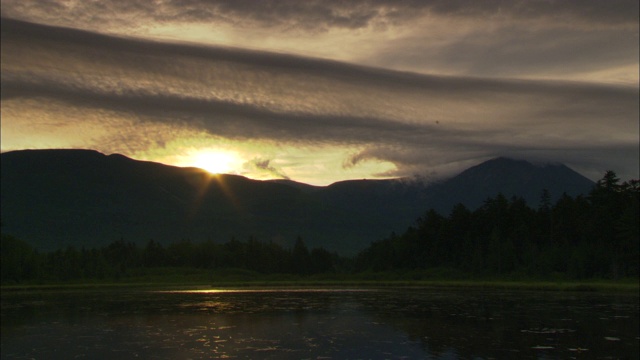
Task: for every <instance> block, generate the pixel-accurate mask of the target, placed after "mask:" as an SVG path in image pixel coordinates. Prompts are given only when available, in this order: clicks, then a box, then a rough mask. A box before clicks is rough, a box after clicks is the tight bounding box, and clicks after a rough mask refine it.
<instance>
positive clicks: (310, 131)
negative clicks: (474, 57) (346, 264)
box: [2, 2, 639, 177]
mask: <svg viewBox="0 0 640 360" xmlns="http://www.w3.org/2000/svg"><path fill="white" fill-rule="evenodd" d="M135 4H136V3H134V4H132V5H131V6H136V5H135ZM376 4H377V3H376ZM430 4H431V5H430V7H429V9H430V10H429V11H431V12H434V11H435V12H438V11H440V12H447V13H451V14H457V15H456V16H468V15H464V14H462V15H460V14H458V12H460V11H463V10H462V9H461V8H455V7H453V8H447V7H443V8H440V7H438V4H440V5H439V6H445V5H442V4H443V3H437V2H433V3H430ZM3 5H4V3H3ZM410 5H411V4H410ZM414 5H415V4H414ZM123 6H124V5H123ZM265 6H266V5H265ZM305 6H306V5H305ZM407 6H409V5H407ZM415 6H417V5H415ZM237 11H241V9H239V10H237ZM291 11H294V12H296V11H301V10H296V9H295V8H294V9H293V10H291ZM363 11H364V10H363ZM425 11H426V10H425ZM469 11H478V12H479V11H482V10H481V9H476V10H474V9H470V10H469ZM4 13H5V9H4V7H3V14H4ZM314 13H316V14H318V16H319V17H320V18H321V19H324V20H317V21H319V22H323V23H326V24H329V23H330V21H328V20H327V19H328V18H329V17H330V15H327V14H324V13H323V12H314ZM273 14H274V16H275V14H276V12H274V13H273ZM310 14H311V13H310ZM589 14H590V13H589ZM616 14H617V13H616ZM616 14H611V15H608V16H611V17H612V18H615V16H619V15H620V14H618V15H616ZM181 16H183V15H181ZM184 16H186V15H184ZM193 16H196V15H193ZM252 16H253V15H252ZM255 16H265V19H266V16H267V15H258V13H256V14H255ZM332 16H333V15H332ZM385 16H389V17H390V16H392V15H388V14H387V15H385ZM394 16H400V15H398V14H396V15H394ZM337 19H338V18H337V17H336V19H334V22H338V20H337ZM363 19H364V18H363ZM581 19H583V20H584V21H587V20H589V16H588V15H581ZM360 21H365V20H360ZM367 21H368V22H371V21H373V20H371V19H370V20H367ZM602 22H604V23H606V24H609V22H605V21H602ZM332 26H337V25H332ZM342 26H343V27H345V28H352V27H354V26H355V27H357V26H364V25H357V21H355V22H353V23H352V24H351V25H342ZM551 35H552V33H547V35H545V36H543V37H540V38H538V37H537V36H539V33H536V34H532V35H531V36H532V39H538V40H539V41H538V42H537V43H536V44H537V45H535V46H534V47H533V49H534V50H536V51H541V49H543V48H544V47H545V46H548V47H549V48H550V49H555V50H554V51H556V50H557V51H560V50H561V48H562V47H563V45H562V44H578V45H576V47H578V48H579V47H580V45H579V44H580V42H579V41H569V40H567V39H568V38H569V37H571V35H567V37H566V38H563V39H561V40H559V42H558V44H551V45H549V44H547V45H544V44H542V40H541V39H543V38H546V36H551ZM483 36H484V35H483ZM607 36H609V35H606V34H605V35H602V39H601V40H600V41H601V42H602V43H603V44H604V43H606V42H607V41H606V40H607V39H609V38H608V37H607ZM481 37H482V36H481ZM519 37H520V35H518V36H514V38H513V39H510V40H509V39H507V40H505V38H501V39H498V40H494V41H495V43H494V44H493V45H492V46H494V47H492V46H488V47H484V48H485V49H489V50H491V49H494V50H496V51H498V50H499V49H513V46H514V44H515V43H516V42H517V38H519ZM481 40H482V39H474V38H470V39H469V40H468V42H467V43H460V44H458V45H457V46H458V49H462V48H465V47H467V48H470V49H471V50H470V53H471V54H478V53H480V52H481V49H483V47H482V46H477V47H476V48H473V44H479V43H482V41H481ZM500 41H503V42H504V41H506V42H505V43H503V45H504V46H498V44H500ZM404 46H408V45H404ZM536 46H537V47H536ZM585 47H588V46H586V45H585ZM622 47H623V46H622V45H620V46H617V45H615V46H614V45H612V47H610V48H605V50H606V52H610V53H612V54H613V55H602V59H603V60H602V62H607V61H609V59H610V58H614V57H616V56H617V55H616V54H618V55H620V56H622V57H628V54H627V53H626V52H624V51H623V52H621V53H616V49H621V48H622ZM574 49H575V48H574ZM454 50H455V47H454V48H452V49H451V51H449V52H444V53H443V55H441V56H442V58H440V59H439V60H438V61H440V62H442V63H445V62H446V59H447V56H451V58H452V59H455V57H454V56H453V54H454V53H455V51H454ZM505 51H506V50H505ZM548 53H553V51H551V50H549V51H548ZM525 54H527V51H523V52H522V53H518V52H515V53H512V54H505V59H504V61H503V63H504V64H506V63H510V62H512V61H513V62H517V63H519V64H520V65H519V68H527V67H528V68H529V69H530V73H536V72H541V71H543V70H540V69H536V68H535V67H536V62H535V61H533V60H531V61H529V62H527V61H525V60H526V59H524V55H525ZM568 54H569V52H565V53H564V54H561V55H557V56H556V59H561V58H562V57H563V56H564V57H567V56H569V55H568ZM625 54H627V55H625ZM507 55H509V56H511V57H509V56H507ZM584 55H585V56H587V55H588V53H585V54H584ZM614 55H616V56H614ZM554 61H555V60H554ZM557 61H559V62H560V63H562V62H564V63H566V62H570V61H574V64H576V67H579V64H580V63H581V61H578V60H572V59H571V58H570V59H568V60H566V61H565V60H562V61H560V60H557ZM585 62H586V60H585ZM462 63H464V61H463V60H459V63H458V64H457V65H456V66H457V67H458V68H459V69H461V68H465V67H466V68H468V71H467V72H468V73H469V74H470V73H473V72H474V71H477V72H479V73H483V72H484V73H490V72H492V71H493V72H496V73H497V72H498V70H496V69H498V68H499V66H498V65H499V64H496V65H493V64H492V63H491V57H486V58H482V57H480V58H479V59H478V61H475V62H474V61H470V60H467V63H466V65H464V66H463V65H461V64H462ZM623 63H624V62H622V63H621V64H623ZM2 65H3V66H2V90H3V91H2V102H3V133H6V131H5V130H7V129H9V131H11V129H12V126H13V124H16V123H21V124H24V123H27V122H29V121H33V120H31V119H25V118H22V117H21V116H20V115H19V114H21V113H22V114H26V113H28V111H29V106H31V105H30V104H33V103H37V106H38V107H39V108H42V109H43V112H48V113H49V114H51V116H52V117H53V118H55V122H59V123H60V122H61V123H64V125H65V128H69V127H71V128H73V126H80V124H78V125H74V124H70V122H71V120H67V119H66V118H65V112H69V113H71V112H79V113H82V114H83V116H84V117H85V120H84V121H85V122H87V123H88V122H90V123H92V124H95V123H98V124H103V126H106V130H105V131H106V132H108V133H109V134H108V135H105V136H96V137H92V138H91V139H90V140H86V141H89V142H93V146H95V147H96V148H101V149H104V148H105V147H112V148H117V147H120V148H127V147H131V146H135V145H130V143H132V142H138V141H140V140H139V139H156V140H147V142H145V145H144V146H151V145H149V144H151V143H153V142H154V141H155V142H156V143H158V144H162V143H167V142H169V141H171V139H170V138H167V136H170V135H167V134H162V136H159V135H158V131H157V130H154V129H158V128H162V129H166V128H176V129H181V130H180V131H186V132H196V133H197V132H206V133H208V134H210V135H212V136H216V137H221V138H226V139H234V140H243V141H264V142H272V143H285V144H289V145H291V146H294V145H295V146H321V147H326V146H336V147H342V148H345V149H346V148H348V149H359V150H358V151H356V152H353V151H352V152H351V153H352V156H351V157H346V158H344V159H343V163H342V165H343V166H344V168H347V169H349V168H354V167H358V166H362V164H363V163H364V162H367V161H381V162H390V163H393V164H394V165H395V169H393V170H390V171H388V172H386V173H384V174H379V175H385V176H408V175H412V174H434V173H438V174H448V173H451V172H453V171H455V170H459V169H460V167H462V166H464V165H467V164H470V163H471V162H476V161H479V160H481V159H485V158H490V157H494V156H508V155H512V156H516V157H535V158H540V159H542V160H544V159H552V160H558V161H563V162H566V163H569V164H570V165H572V164H575V165H576V166H578V167H582V168H584V169H586V171H589V174H592V173H594V174H595V172H597V170H598V169H599V168H602V167H603V166H604V165H605V164H609V163H612V162H611V161H613V162H614V163H615V165H619V166H620V169H616V170H618V171H619V173H620V174H621V175H622V176H623V177H632V176H633V177H637V176H638V175H637V174H638V169H637V165H636V164H637V162H638V153H637V144H638V122H637V119H638V116H639V113H638V108H639V106H638V105H639V104H638V95H639V94H638V88H637V86H622V85H611V84H597V83H586V82H582V83H581V82H567V81H548V80H522V79H508V78H498V77H496V78H482V77H477V76H470V75H469V74H464V75H460V76H442V75H427V74H418V73H408V72H398V71H394V70H389V69H383V68H372V67H368V66H361V65H357V64H353V63H352V64H348V63H344V62H338V61H333V60H328V59H318V58H315V59H314V58H309V57H304V56H297V55H287V54H282V53H277V52H266V51H257V50H247V49H237V48H228V47H220V46H211V45H204V44H188V43H172V42H166V41H158V40H157V39H156V40H148V39H141V38H137V39H132V38H124V37H119V36H110V35H105V34H97V33H94V32H89V31H80V30H75V29H67V28H60V27H51V26H43V25H37V24H32V23H26V22H20V21H16V20H11V19H2ZM585 66H587V65H585ZM587 67H588V66H587ZM492 69H493V70H492ZM545 69H547V71H548V69H550V67H549V66H545ZM516 70H517V69H514V70H512V72H514V73H515V72H517V71H516ZM502 74H505V75H510V72H509V71H502ZM65 109H66V110H65ZM5 114H12V115H11V116H4V115H5ZM73 121H78V122H79V121H82V120H77V117H74V118H73ZM129 133H130V134H135V136H133V135H131V136H129V135H126V134H129ZM9 135H11V132H9ZM9 135H5V134H3V136H9ZM136 139H138V140H136ZM138 145H139V144H138ZM139 146H141V145H139ZM603 154H606V157H605V156H604V155H603ZM608 156H613V157H614V159H615V160H607V157H608ZM256 159H257V160H255V161H254V162H253V165H255V167H256V168H259V169H262V170H266V171H271V172H273V174H274V175H279V176H284V174H283V173H282V171H279V170H278V169H276V168H275V167H274V166H273V162H272V159H269V160H264V158H256ZM607 161H609V162H607ZM612 164H613V163H612ZM604 170H606V168H605V169H604ZM287 173H289V171H287ZM597 175H599V174H595V175H594V176H597Z"/></svg>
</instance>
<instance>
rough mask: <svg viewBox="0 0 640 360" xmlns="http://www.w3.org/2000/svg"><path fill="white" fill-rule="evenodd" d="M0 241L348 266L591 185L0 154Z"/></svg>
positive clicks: (500, 169)
mask: <svg viewBox="0 0 640 360" xmlns="http://www.w3.org/2000/svg"><path fill="white" fill-rule="evenodd" d="M0 157H1V161H0V164H1V167H2V168H1V170H2V171H1V173H0V185H1V192H0V198H1V209H0V210H1V220H2V231H3V233H8V234H12V235H14V236H17V237H19V238H21V239H24V240H26V241H28V242H29V243H31V244H33V245H34V246H36V248H38V249H41V250H55V249H60V248H64V247H66V246H69V245H73V246H76V247H78V248H80V247H85V248H92V247H98V246H105V245H107V244H108V243H110V242H112V241H115V240H118V239H124V240H125V241H133V242H136V243H137V244H139V245H140V246H144V245H145V244H146V243H147V242H148V241H149V240H150V239H153V240H156V241H158V242H160V243H163V244H168V243H172V242H176V241H179V240H185V239H187V240H192V241H206V240H212V241H215V242H227V241H228V240H230V239H231V238H232V237H235V238H236V239H238V240H246V239H247V238H248V237H249V236H254V237H255V238H257V239H259V240H261V241H273V242H275V243H278V244H280V245H282V246H290V245H291V244H292V243H293V242H294V241H295V239H296V237H298V236H301V237H302V238H303V239H304V241H305V243H306V244H307V245H308V246H309V247H310V248H313V247H318V246H322V247H324V248H326V249H328V250H331V251H338V252H340V253H343V254H353V253H355V252H357V251H359V250H361V249H363V248H365V247H366V246H368V244H369V243H370V242H371V241H375V240H379V239H382V238H384V237H386V236H388V235H389V234H390V233H391V232H392V231H395V232H401V231H404V230H405V229H406V228H407V227H408V226H410V225H412V224H413V223H414V221H415V220H416V219H417V218H418V217H419V216H420V215H422V214H423V213H424V212H425V211H426V210H428V209H429V208H435V209H437V210H439V211H441V212H443V213H447V212H448V211H449V210H450V209H451V207H452V206H453V205H455V204H456V203H459V202H460V203H463V204H465V205H467V206H468V207H470V208H476V207H477V206H479V205H481V204H482V201H484V200H485V199H486V198H488V197H491V196H495V195H496V194H497V193H498V192H502V193H504V194H505V195H507V196H511V195H521V196H523V197H524V198H525V199H526V200H527V201H528V202H529V203H530V204H533V205H534V206H535V205H537V201H538V199H539V197H540V194H541V192H542V189H543V188H547V189H549V190H550V192H551V193H552V195H554V196H556V197H557V196H560V195H561V194H562V193H563V192H567V193H568V194H570V195H577V194H580V193H586V192H588V191H589V190H590V189H591V187H592V186H593V183H592V182H591V181H590V180H588V179H586V178H584V177H583V176H581V175H579V174H577V173H575V172H574V171H572V170H571V169H569V168H567V167H566V166H564V165H544V166H536V165H533V164H530V163H528V162H526V161H516V160H510V159H503V158H500V159H494V160H490V161H488V162H485V163H482V164H480V165H478V166H475V167H473V168H470V169H468V170H466V171H464V172H462V173H461V174H459V175H457V176H455V177H453V178H451V179H449V180H446V181H443V182H440V183H437V184H424V183H422V182H419V181H411V180H408V179H398V180H351V181H341V182H337V183H334V184H332V185H329V186H325V187H318V186H311V185H307V184H302V183H297V182H294V181H290V180H271V181H257V180H251V179H247V178H245V177H242V176H237V175H216V176H212V175H210V174H208V173H207V172H205V171H204V170H201V169H196V168H179V167H174V166H167V165H163V164H159V163H153V162H146V161H137V160H133V159H130V158H127V157H125V156H122V155H108V156H107V155H104V154H101V153H99V152H97V151H92V150H24V151H13V152H6V153H2V154H0Z"/></svg>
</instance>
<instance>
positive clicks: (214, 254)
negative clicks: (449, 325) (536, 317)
mask: <svg viewBox="0 0 640 360" xmlns="http://www.w3.org/2000/svg"><path fill="white" fill-rule="evenodd" d="M639 198H640V182H639V181H638V180H631V181H629V182H624V183H620V180H619V179H618V177H617V176H616V174H615V173H614V172H613V171H608V172H607V173H606V174H605V175H604V177H603V178H602V179H601V180H599V181H598V182H597V183H596V185H595V187H594V188H593V190H592V191H591V192H590V193H589V194H588V195H586V196H577V197H575V198H574V197H570V196H568V195H566V194H565V195H563V196H562V197H560V198H559V200H557V201H556V202H555V203H552V202H551V195H550V194H549V192H548V191H546V190H545V191H543V193H542V194H541V199H540V204H539V206H538V207H537V208H535V209H534V208H531V207H530V206H528V205H527V204H526V202H525V201H524V200H523V199H522V198H518V197H513V198H511V199H507V198H506V197H505V196H503V195H497V196H496V197H493V198H489V199H487V200H486V201H485V203H484V205H483V206H481V207H480V208H478V209H477V210H474V211H471V210H469V209H467V208H466V207H465V206H464V205H462V204H459V205H457V206H455V207H454V208H453V210H452V211H451V213H450V214H449V215H448V216H443V215H441V214H439V213H437V212H435V211H434V210H429V211H427V212H426V213H425V214H424V216H422V217H421V218H419V219H418V220H417V221H416V222H415V225H414V226H411V227H409V228H408V229H407V230H406V231H404V232H403V233H402V234H391V235H390V236H389V237H388V238H386V239H383V240H379V241H375V242H373V243H372V244H371V245H370V246H369V247H368V248H366V249H365V250H363V251H361V252H360V253H359V254H357V255H356V256H355V257H352V258H346V257H341V256H339V255H338V254H337V253H332V252H329V251H327V250H325V249H324V248H314V249H312V250H309V249H308V248H307V246H306V245H305V243H304V241H303V239H302V238H300V237H298V238H297V239H296V241H295V244H294V245H293V247H292V248H285V247H283V246H281V245H278V244H275V243H273V242H263V241H259V240H258V239H256V238H254V237H250V238H249V239H247V240H246V241H239V240H236V239H232V240H231V241H229V242H227V243H224V244H219V243H214V242H212V241H207V242H201V243H194V242H191V241H187V240H185V241H180V242H176V243H173V244H170V245H168V246H166V247H165V246H163V245H161V244H160V243H158V242H156V241H153V240H149V241H148V242H147V244H146V245H145V246H143V247H139V246H138V245H136V244H135V243H133V242H126V241H124V240H118V241H115V242H113V243H111V244H109V245H107V246H105V247H102V248H93V249H84V248H82V249H77V248H74V247H67V248H66V249H60V250H57V251H53V252H48V253H41V252H38V251H37V250H35V249H34V248H32V247H31V246H30V245H29V244H28V243H27V242H25V241H23V240H21V239H17V238H15V237H12V236H10V235H6V234H2V241H1V249H0V265H1V273H0V274H1V280H2V283H3V284H8V283H23V282H57V281H72V280H91V279H121V278H125V277H128V276H130V275H131V273H132V270H134V269H147V268H166V267H192V268H201V269H229V268H235V269H245V270H250V271H253V272H256V273H262V274H295V275H300V276H308V275H312V274H320V273H343V274H353V273H370V272H393V271H405V270H428V269H453V270H455V271H459V272H460V273H464V274H473V275H486V276H493V275H497V276H505V275H510V274H519V275H523V276H526V277H539V278H548V277H550V276H554V275H561V276H564V277H570V278H575V279H587V278H621V277H637V276H639V275H640V271H639V268H640V266H639V258H640V251H639V246H640V235H639V220H638V219H640V214H639V208H640V205H639V204H640V203H639Z"/></svg>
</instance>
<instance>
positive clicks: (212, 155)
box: [191, 150, 242, 174]
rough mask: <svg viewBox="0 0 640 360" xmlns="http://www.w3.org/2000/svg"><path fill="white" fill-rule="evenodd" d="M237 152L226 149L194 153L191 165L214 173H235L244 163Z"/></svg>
mask: <svg viewBox="0 0 640 360" xmlns="http://www.w3.org/2000/svg"><path fill="white" fill-rule="evenodd" d="M241 162H242V161H241V159H240V158H239V156H238V155H237V154H236V153H233V152H229V151H224V150H203V151H199V152H197V153H195V154H194V155H193V160H192V161H191V165H192V166H195V167H198V168H200V169H203V170H206V171H207V172H210V173H212V174H229V173H234V172H235V171H236V170H238V168H239V167H240V166H241V165H242V164H241Z"/></svg>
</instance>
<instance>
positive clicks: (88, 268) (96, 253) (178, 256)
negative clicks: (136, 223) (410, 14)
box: [1, 234, 340, 285]
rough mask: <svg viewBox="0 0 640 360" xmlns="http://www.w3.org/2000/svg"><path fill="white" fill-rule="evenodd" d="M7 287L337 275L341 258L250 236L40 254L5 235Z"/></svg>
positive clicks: (3, 257)
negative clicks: (172, 277)
mask: <svg viewBox="0 0 640 360" xmlns="http://www.w3.org/2000/svg"><path fill="white" fill-rule="evenodd" d="M1 243H2V252H1V264H2V284H5V285H6V284H18V283H25V282H58V281H73V280H99V279H109V280H118V279H122V278H126V277H129V276H131V275H132V274H134V273H135V274H139V273H140V272H141V271H140V270H141V269H142V270H144V269H145V268H162V267H174V268H175V267H195V268H201V269H230V268H236V269H246V270H251V271H255V272H258V273H263V274H274V273H280V274H297V275H311V274H317V273H331V272H334V271H335V269H336V266H337V265H338V264H339V261H340V258H339V257H338V255H337V254H335V253H330V252H328V251H326V250H324V249H322V248H315V249H313V250H311V251H309V250H308V249H307V247H306V245H305V244H304V242H303V240H302V238H298V240H297V241H296V245H295V246H294V248H293V250H287V249H285V248H282V247H281V246H279V245H276V244H274V243H264V242H260V241H258V240H256V239H255V238H253V237H252V238H249V239H248V241H246V242H241V241H238V240H235V239H232V240H231V241H229V242H227V243H225V244H216V243H213V242H203V243H192V242H191V241H186V240H185V241H180V242H177V243H174V244H171V245H169V246H168V247H166V248H164V247H163V246H162V245H160V244H159V243H157V242H155V241H153V240H150V241H149V242H148V243H147V246H145V247H144V248H139V247H138V246H136V244H135V243H133V242H125V241H123V240H118V241H115V242H113V243H111V244H109V245H108V246H106V247H104V248H101V249H92V250H85V249H80V250H78V249H76V248H74V247H71V246H70V247H68V248H66V249H65V250H57V251H55V252H50V253H44V254H40V253H38V252H37V251H35V250H34V249H33V248H32V247H31V246H30V245H29V244H27V243H26V242H24V241H22V240H19V239H16V238H14V237H12V236H9V235H4V234H3V235H2V242H1Z"/></svg>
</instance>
